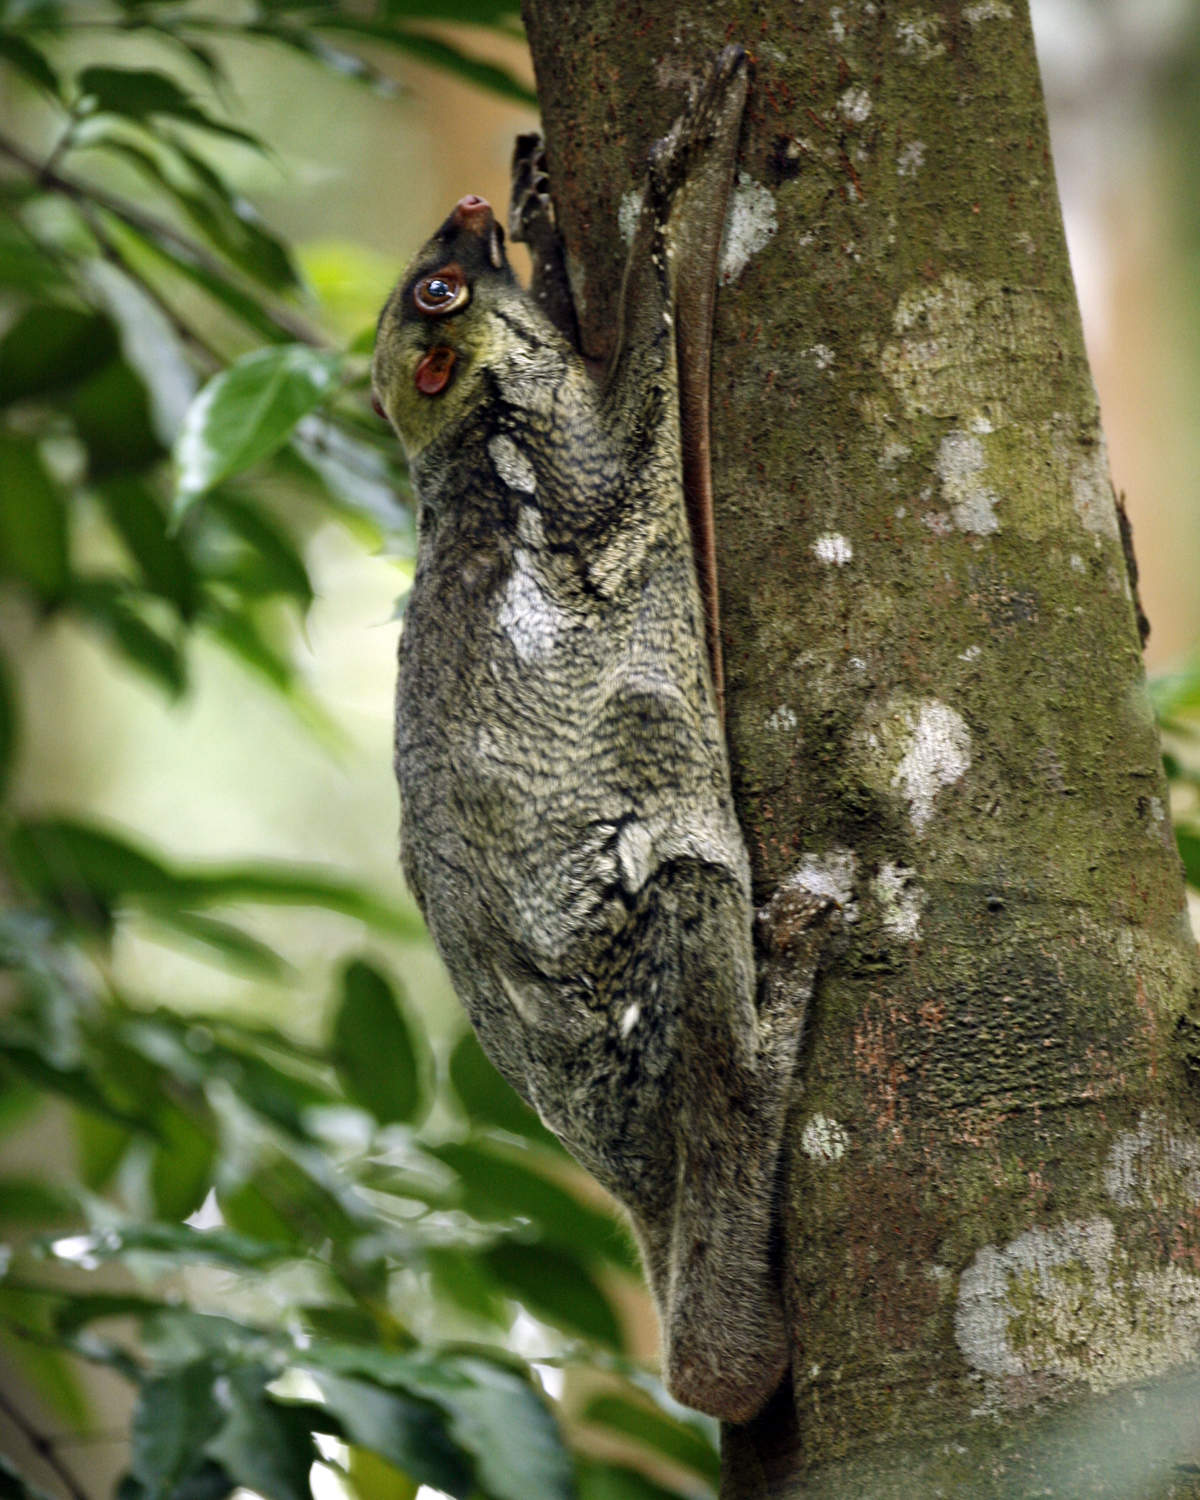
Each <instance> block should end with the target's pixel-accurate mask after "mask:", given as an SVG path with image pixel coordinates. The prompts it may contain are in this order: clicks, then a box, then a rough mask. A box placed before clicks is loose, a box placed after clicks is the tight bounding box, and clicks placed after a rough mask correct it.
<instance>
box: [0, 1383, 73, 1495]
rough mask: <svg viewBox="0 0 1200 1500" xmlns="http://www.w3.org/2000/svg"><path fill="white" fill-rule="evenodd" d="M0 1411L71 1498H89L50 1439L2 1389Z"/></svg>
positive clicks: (0, 1392) (0, 1391)
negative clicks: (44, 1435)
mask: <svg viewBox="0 0 1200 1500" xmlns="http://www.w3.org/2000/svg"><path fill="white" fill-rule="evenodd" d="M0 1412H3V1413H4V1415H5V1416H6V1417H7V1418H8V1420H9V1421H10V1422H11V1423H12V1424H13V1426H14V1427H15V1428H16V1429H17V1431H18V1432H19V1433H20V1434H21V1436H22V1437H23V1438H24V1439H25V1441H26V1442H27V1443H28V1444H29V1446H30V1447H31V1448H32V1449H33V1451H34V1452H35V1453H36V1454H37V1455H38V1457H39V1458H40V1459H41V1460H42V1461H43V1463H45V1464H46V1465H47V1467H48V1468H50V1469H52V1470H53V1472H54V1473H55V1475H56V1476H57V1477H58V1479H59V1480H60V1481H61V1483H62V1484H63V1486H64V1487H65V1489H66V1491H67V1493H68V1494H69V1495H70V1496H71V1500H91V1496H90V1495H89V1494H88V1492H87V1491H86V1490H85V1489H82V1488H81V1487H80V1485H79V1481H78V1480H77V1479H76V1478H75V1476H74V1474H72V1473H71V1471H70V1469H68V1468H67V1466H66V1464H64V1463H63V1461H62V1459H61V1458H59V1456H58V1454H57V1453H56V1452H55V1451H54V1444H53V1443H52V1442H51V1441H50V1439H49V1438H48V1437H43V1436H42V1434H41V1433H40V1432H39V1431H38V1430H37V1428H36V1427H35V1426H34V1425H33V1423H32V1422H30V1420H29V1418H28V1417H26V1416H25V1414H24V1412H22V1411H21V1410H20V1408H19V1407H17V1406H14V1405H13V1403H12V1402H11V1401H10V1400H9V1398H8V1397H7V1396H6V1395H5V1393H4V1392H3V1391H2V1390H0Z"/></svg>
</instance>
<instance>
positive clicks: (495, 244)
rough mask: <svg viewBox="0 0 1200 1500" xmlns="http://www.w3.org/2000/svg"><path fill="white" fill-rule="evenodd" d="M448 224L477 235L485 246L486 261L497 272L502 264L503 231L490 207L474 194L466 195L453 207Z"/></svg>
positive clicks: (483, 199) (484, 200) (485, 201)
mask: <svg viewBox="0 0 1200 1500" xmlns="http://www.w3.org/2000/svg"><path fill="white" fill-rule="evenodd" d="M450 222H451V223H452V224H453V225H454V227H455V228H456V229H464V230H466V232H467V233H468V234H475V235H478V236H479V238H480V239H481V240H483V241H484V242H485V243H486V245H487V252H488V260H490V261H491V263H492V265H493V266H495V268H496V269H497V270H499V269H500V267H501V266H502V265H503V264H504V231H503V230H502V229H501V228H500V226H499V224H497V223H496V215H495V214H494V213H493V212H492V205H491V204H490V203H489V202H488V201H487V199H486V198H480V197H479V196H478V194H476V193H468V194H467V195H466V197H465V198H460V199H459V200H458V202H457V203H456V204H455V205H454V212H453V213H452V214H451V215H450Z"/></svg>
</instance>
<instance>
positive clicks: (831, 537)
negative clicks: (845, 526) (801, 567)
mask: <svg viewBox="0 0 1200 1500" xmlns="http://www.w3.org/2000/svg"><path fill="white" fill-rule="evenodd" d="M812 550H813V556H814V557H815V558H816V559H817V561H818V562H823V563H825V564H827V565H828V566H829V567H835V568H843V567H845V565H846V564H847V563H848V562H852V561H853V560H854V548H853V547H852V546H851V545H850V543H849V542H848V541H847V540H846V538H845V537H844V536H842V534H841V533H840V532H837V531H830V532H828V533H826V535H825V536H819V537H818V538H817V539H816V541H815V542H814V543H813V544H812Z"/></svg>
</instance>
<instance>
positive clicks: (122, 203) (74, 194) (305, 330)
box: [0, 135, 329, 349]
mask: <svg viewBox="0 0 1200 1500" xmlns="http://www.w3.org/2000/svg"><path fill="white" fill-rule="evenodd" d="M0 155H3V156H7V157H8V158H9V160H10V161H15V162H16V163H17V164H18V166H20V167H23V168H24V169H25V171H26V172H28V173H29V174H30V175H31V176H32V177H33V178H35V179H36V180H37V181H38V182H39V183H41V185H42V186H43V187H45V188H48V189H49V190H50V191H51V192H55V193H60V194H61V195H62V196H63V197H64V198H69V199H70V200H71V201H72V202H73V203H79V204H83V203H91V204H95V205H96V206H97V207H99V208H103V209H104V210H105V211H106V212H108V213H110V214H113V215H114V216H115V217H116V218H118V219H123V220H124V221H125V223H127V224H130V225H132V226H133V228H134V229H137V230H139V231H140V232H141V233H142V234H144V235H146V236H147V237H148V238H150V239H156V240H166V241H168V242H169V243H170V244H172V245H174V246H176V248H177V249H179V250H180V251H182V252H183V253H184V254H185V255H188V256H190V257H191V258H192V259H193V260H195V261H196V262H197V263H198V264H199V265H201V266H202V267H203V268H204V269H205V270H206V271H208V272H209V273H210V274H211V275H213V276H217V277H219V278H220V279H221V280H222V281H223V282H225V283H226V285H228V286H232V287H236V286H237V282H236V280H235V278H233V277H232V276H230V274H229V272H228V270H227V269H226V267H225V265H224V263H223V262H222V261H221V260H220V259H218V257H217V256H215V255H213V254H212V253H211V251H209V250H206V249H205V248H204V246H203V245H200V244H197V242H196V241H195V240H193V239H192V238H190V236H188V235H186V234H183V233H181V232H180V231H179V230H178V229H176V228H175V227H174V226H173V225H171V224H168V223H167V222H166V221H165V220H163V219H157V218H155V217H154V215H153V214H148V213H145V212H144V211H143V210H142V209H140V208H138V207H136V205H134V204H132V203H130V202H129V201H128V200H127V199H125V198H119V197H117V195H116V194H115V193H109V192H107V191H106V190H105V189H104V188H98V187H94V186H92V184H91V183H88V182H82V181H80V179H79V178H77V177H65V176H63V174H62V173H61V172H57V171H54V170H52V169H50V168H49V167H47V166H43V165H42V164H41V163H40V162H38V161H37V160H36V158H34V157H32V156H30V155H29V153H28V152H27V151H26V150H25V149H24V148H23V147H21V146H19V145H17V143H16V142H15V141H13V140H10V139H9V138H8V137H7V136H4V135H0ZM260 306H261V307H262V311H263V313H264V315H265V316H266V317H267V318H269V319H270V321H271V322H272V323H274V324H275V326H276V328H278V329H279V330H280V331H281V332H282V333H286V334H287V336H288V337H289V338H291V339H294V340H295V341H296V342H297V343H298V344H309V345H311V346H312V347H313V348H315V349H325V348H328V347H329V344H328V340H327V339H324V338H322V337H321V335H320V334H319V333H317V332H316V330H315V329H313V328H312V327H310V325H309V324H308V323H307V322H305V321H304V320H303V319H301V318H297V317H294V316H293V315H292V314H291V313H290V312H287V311H286V310H285V309H283V308H279V307H268V306H266V305H265V304H260Z"/></svg>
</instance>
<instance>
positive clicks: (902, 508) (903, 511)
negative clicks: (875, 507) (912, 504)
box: [896, 505, 908, 521]
mask: <svg viewBox="0 0 1200 1500" xmlns="http://www.w3.org/2000/svg"><path fill="white" fill-rule="evenodd" d="M906 515H908V507H907V506H906V505H897V507H896V519H897V521H903V519H904V518H905V516H906Z"/></svg>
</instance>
